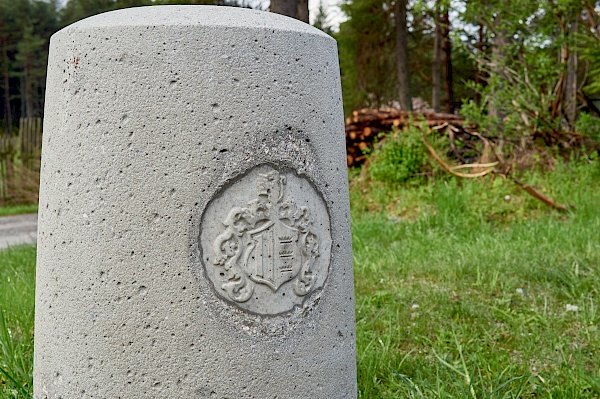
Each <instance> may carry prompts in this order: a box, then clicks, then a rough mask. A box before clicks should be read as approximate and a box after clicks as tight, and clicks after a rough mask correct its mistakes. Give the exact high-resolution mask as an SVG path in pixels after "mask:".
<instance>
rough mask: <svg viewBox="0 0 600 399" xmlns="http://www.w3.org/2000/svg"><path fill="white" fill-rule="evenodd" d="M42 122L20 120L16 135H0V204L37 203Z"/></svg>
mask: <svg viewBox="0 0 600 399" xmlns="http://www.w3.org/2000/svg"><path fill="white" fill-rule="evenodd" d="M41 154H42V118H21V120H20V121H19V131H18V133H17V135H14V134H12V135H11V134H7V133H6V132H3V131H0V203H3V204H7V203H13V204H17V203H32V202H36V201H37V195H38V190H39V180H40V158H41Z"/></svg>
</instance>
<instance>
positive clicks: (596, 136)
mask: <svg viewBox="0 0 600 399" xmlns="http://www.w3.org/2000/svg"><path fill="white" fill-rule="evenodd" d="M575 130H576V131H577V132H579V133H582V134H586V135H588V136H590V138H591V139H592V140H593V141H594V143H600V119H598V118H596V117H595V116H592V115H590V114H588V113H585V112H582V113H581V114H579V119H577V122H576V123H575Z"/></svg>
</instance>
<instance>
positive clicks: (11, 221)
mask: <svg viewBox="0 0 600 399" xmlns="http://www.w3.org/2000/svg"><path fill="white" fill-rule="evenodd" d="M36 238H37V213H29V214H26V215H16V216H3V217H0V249H1V248H7V247H11V246H13V245H19V244H32V243H34V242H35V240H36Z"/></svg>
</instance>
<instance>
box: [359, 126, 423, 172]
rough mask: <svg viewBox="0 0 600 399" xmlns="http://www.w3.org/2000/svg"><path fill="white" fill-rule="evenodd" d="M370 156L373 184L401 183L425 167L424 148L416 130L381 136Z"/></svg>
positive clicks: (418, 131)
mask: <svg viewBox="0 0 600 399" xmlns="http://www.w3.org/2000/svg"><path fill="white" fill-rule="evenodd" d="M375 148H376V149H375V150H374V151H373V152H372V153H371V154H370V159H371V162H370V165H369V172H370V174H371V178H372V179H373V180H378V181H385V182H390V183H403V182H406V181H408V180H411V179H414V178H421V177H422V176H420V175H419V174H420V173H422V172H423V171H424V170H425V167H426V165H427V163H428V162H427V161H428V158H427V148H426V147H425V145H424V144H423V139H422V138H421V133H420V130H419V128H418V127H414V126H411V127H410V128H408V129H407V130H404V131H399V130H393V131H392V132H391V133H388V134H386V135H384V136H383V139H382V140H381V141H380V142H379V144H377V145H376V146H375Z"/></svg>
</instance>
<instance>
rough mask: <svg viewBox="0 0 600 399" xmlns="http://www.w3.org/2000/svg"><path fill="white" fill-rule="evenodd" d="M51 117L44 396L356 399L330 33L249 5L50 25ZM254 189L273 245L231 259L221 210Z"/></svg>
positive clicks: (41, 247) (43, 276) (40, 373)
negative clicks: (241, 284)
mask: <svg viewBox="0 0 600 399" xmlns="http://www.w3.org/2000/svg"><path fill="white" fill-rule="evenodd" d="M45 115H46V118H45V120H44V142H43V148H44V150H43V158H42V173H41V174H42V176H41V179H42V180H41V188H40V205H39V209H40V211H39V228H38V268H37V289H36V293H37V294H36V295H37V297H36V330H35V334H36V339H35V359H34V395H35V398H36V399H42V398H44V399H47V398H48V399H56V398H77V399H86V398H94V399H104V398H106V399H108V398H110V399H115V398H126V399H136V398H140V399H141V398H149V397H157V398H205V397H206V398H255V399H263V398H274V397H277V398H286V399H294V398H298V399H306V398H322V399H331V398H355V397H356V366H355V336H354V334H355V327H354V323H355V322H354V295H353V273H352V252H351V234H350V216H349V207H348V191H347V190H348V187H347V171H346V166H345V148H344V147H345V145H344V144H345V143H344V135H343V112H342V103H341V91H340V80H339V69H338V60H337V49H336V44H335V41H334V40H333V39H331V38H330V37H328V36H327V35H325V34H323V33H322V32H320V31H318V30H317V29H314V28H312V27H310V26H308V25H306V24H303V23H301V22H298V21H295V20H292V19H289V18H287V17H284V16H281V15H275V14H269V13H265V12H259V11H253V10H246V9H232V8H227V7H208V6H154V7H140V8H133V9H127V10H120V11H115V12H111V13H107V14H102V15H99V16H95V17H92V18H89V19H86V20H83V21H80V22H78V23H76V24H74V25H71V26H69V27H67V28H65V29H63V30H61V31H60V32H58V33H57V34H55V35H54V36H53V37H52V39H51V44H50V55H49V69H48V84H47V96H46V111H45ZM260 175H265V176H267V177H266V179H267V180H264V179H263V178H260ZM277 175H278V176H277ZM269 176H270V177H272V178H273V179H271V180H269V179H270V177H269ZM281 178H284V180H285V182H283V181H282V180H280V179H281ZM261 179H263V180H262V181H263V183H264V182H265V181H279V182H280V183H281V189H280V191H279V193H280V194H281V193H283V195H282V196H281V195H271V196H269V194H261V193H260V188H259V187H258V186H259V185H260V184H261V183H260V182H261ZM278 179H279V180H278ZM263 186H265V185H264V184H263ZM275 188H276V186H273V189H275ZM271 194H272V192H271ZM280 196H281V199H280V198H279V197H280ZM286 198H287V199H290V200H292V199H293V201H294V204H295V205H296V208H294V206H291V207H290V209H294V212H292V213H290V214H288V217H282V216H281V212H283V211H284V209H283V205H284V200H285V199H286ZM255 200H256V202H255V204H259V203H260V204H263V205H270V206H271V208H272V209H275V210H277V212H279V213H274V214H270V216H268V217H266V216H265V217H264V218H262V219H260V218H259V217H258V216H257V215H258V214H257V213H256V212H255V213H253V215H254V219H252V218H250V219H251V221H249V220H248V218H246V219H245V220H246V222H247V223H249V224H252V227H253V230H256V229H261V228H265V230H263V231H262V232H263V233H265V236H264V237H263V238H265V241H263V242H266V243H267V244H268V243H269V242H272V243H273V246H272V247H269V245H266V246H265V247H261V248H264V250H262V249H261V250H260V251H259V250H258V247H257V246H256V247H255V248H254V249H252V250H251V251H249V252H248V251H246V252H245V253H244V254H245V255H247V256H248V257H247V260H248V261H247V262H246V263H243V262H232V261H231V259H232V258H227V251H229V250H231V248H234V247H235V245H233V247H231V246H230V247H227V246H225V245H224V244H226V243H227V240H224V241H221V240H222V239H223V238H225V236H226V235H227V234H228V233H227V232H226V231H227V229H228V228H229V227H232V226H233V225H232V224H230V225H229V226H226V225H225V224H223V222H224V221H226V220H227V217H228V216H229V215H230V213H231V211H232V210H233V209H234V208H236V207H238V208H242V209H243V208H247V209H252V206H251V205H250V206H249V204H250V203H252V201H255ZM307 201H308V202H307ZM288 202H289V201H288ZM290 203H291V202H290ZM302 207H305V208H306V210H303V208H302ZM234 215H235V212H234ZM243 215H245V216H247V217H249V216H250V215H249V214H243ZM265 223H266V224H269V223H272V225H271V226H267V227H266V225H265ZM211 226H212V227H211ZM270 228H272V230H269V229H270ZM286 229H287V230H289V232H287V233H289V234H279V233H282V232H286ZM249 232H250V230H248V231H246V230H244V231H243V232H242V235H241V236H237V237H238V238H239V239H240V240H245V241H244V242H243V243H242V244H243V245H247V244H248V243H250V244H251V245H252V243H253V242H254V241H256V242H257V244H258V233H260V232H256V231H253V234H250V235H248V233H249ZM223 234H225V236H223ZM204 236H205V237H204ZM267 236H269V237H270V238H269V239H266V238H268V237H267ZM203 237H204V238H203ZM219 237H220V238H219ZM280 238H281V239H282V240H280ZM270 239H273V240H274V241H269V240H270ZM277 240H279V241H277ZM215 243H218V245H217V248H218V249H219V250H223V251H225V254H226V255H225V259H224V260H223V261H222V262H221V261H220V260H219V259H217V257H214V251H213V249H214V247H215V245H216V244H215ZM233 244H235V243H233ZM257 244H256V245H257ZM275 245H279V248H278V249H277V252H275ZM269 248H271V250H272V251H273V252H272V254H274V255H276V256H279V255H280V252H281V255H282V257H281V258H278V259H276V261H275V260H274V261H273V262H270V261H269V260H268V259H269V258H268V256H269V252H268V251H269V250H270V249H269ZM246 249H248V247H247V246H246ZM219 250H218V251H217V254H218V253H219ZM207 252H208V253H209V259H208V262H205V261H204V259H205V258H204V254H205V253H207ZM233 253H234V254H235V251H234V252H233ZM221 255H222V253H221ZM252 255H254V256H255V259H254V263H252V262H251V261H249V260H251V259H252ZM210 256H213V258H211V257H210ZM240 256H241V255H240ZM257 259H260V260H261V261H263V262H260V263H259V262H258V260H257ZM286 259H287V260H286ZM215 261H216V262H217V264H215ZM227 262H229V264H230V265H232V267H231V268H230V270H231V269H232V268H233V264H234V263H235V265H236V267H237V268H238V273H240V271H241V273H244V274H243V275H244V276H245V277H246V279H247V281H248V282H249V283H248V285H250V284H252V286H253V294H255V296H254V297H252V298H254V299H250V298H248V300H247V301H237V300H235V298H238V299H242V298H240V297H236V295H237V294H235V289H233V290H232V291H231V292H232V293H233V296H234V299H232V298H231V297H230V296H229V294H228V291H227V290H223V289H222V286H223V284H227V283H232V282H233V281H236V280H235V279H234V280H230V279H229V278H228V277H227V274H226V273H224V274H225V276H221V275H220V272H221V271H223V270H225V264H226V263H227ZM244 265H246V266H244ZM259 265H263V266H264V268H263V269H261V270H260V275H259V271H258V266H259ZM282 265H283V268H282ZM276 267H279V272H280V273H283V274H280V275H277V274H276V273H275V272H277V269H273V268H276ZM290 268H291V271H289V270H290ZM282 270H283V271H282ZM211 273H212V274H211ZM269 273H271V274H269ZM273 273H275V274H273ZM221 277H225V280H224V281H223V280H219V278H221ZM283 293H285V297H284V296H283ZM259 294H260V295H259ZM257 296H258V298H259V299H255V298H256V297H257ZM283 298H285V300H284V299H283Z"/></svg>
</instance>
